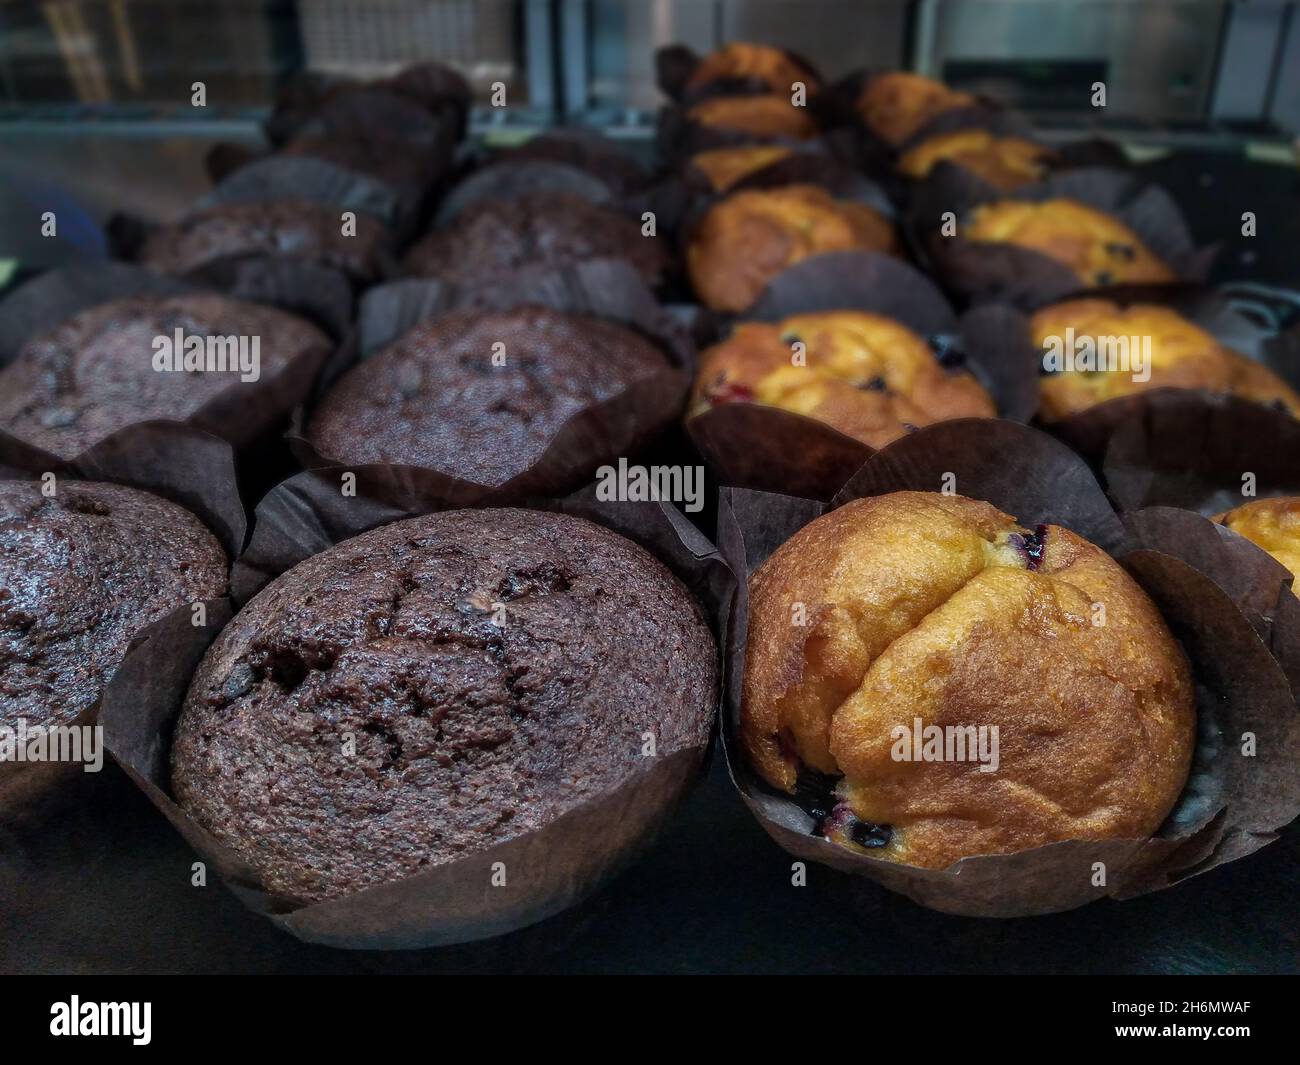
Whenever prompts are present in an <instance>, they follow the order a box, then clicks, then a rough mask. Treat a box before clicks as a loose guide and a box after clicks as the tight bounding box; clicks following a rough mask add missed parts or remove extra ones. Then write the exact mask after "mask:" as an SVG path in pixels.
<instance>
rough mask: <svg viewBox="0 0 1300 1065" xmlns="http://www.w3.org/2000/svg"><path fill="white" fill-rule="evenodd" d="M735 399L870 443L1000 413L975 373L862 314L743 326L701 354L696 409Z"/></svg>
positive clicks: (904, 331)
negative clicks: (957, 368)
mask: <svg viewBox="0 0 1300 1065" xmlns="http://www.w3.org/2000/svg"><path fill="white" fill-rule="evenodd" d="M797 343H802V344H803V350H802V356H803V358H802V361H801V362H796V361H795V355H794V352H795V351H796V349H795V348H794V345H795V344H797ZM737 402H740V403H744V402H749V403H761V404H764V405H766V406H769V407H780V408H781V409H782V410H788V411H793V412H794V413H796V414H803V415H805V416H807V417H809V418H815V419H817V420H818V421H820V422H825V423H826V424H827V425H829V426H831V427H832V428H834V429H838V430H839V431H840V432H841V433H844V434H846V435H848V436H851V437H853V438H854V439H856V440H861V441H862V442H863V443H864V444H869V445H870V446H871V447H874V448H881V447H884V446H885V445H886V444H888V443H889V442H890V441H891V440H896V439H898V438H899V437H900V436H903V435H904V434H905V433H907V432H909V431H910V429H912V428H919V427H921V426H923V425H930V424H932V423H934V422H939V421H944V420H946V419H949V418H994V417H997V408H996V407H995V406H994V403H993V400H992V399H991V398H990V397H989V394H988V393H987V392H985V391H984V389H983V388H982V387H981V386H980V384H979V382H978V381H976V380H975V378H973V377H971V376H970V375H969V374H967V373H955V374H954V373H949V372H948V371H947V370H945V369H944V367H943V366H942V365H940V363H939V360H938V359H937V358H936V357H935V355H934V352H933V351H931V349H930V347H929V345H928V344H926V342H925V341H924V340H923V339H922V338H921V337H920V336H918V335H917V334H916V333H914V332H913V331H912V330H911V329H909V328H907V326H905V325H903V324H902V323H901V322H896V321H895V320H894V319H892V318H886V317H885V316H883V315H879V314H867V313H865V312H862V311H830V312H827V313H823V314H803V315H796V316H795V317H793V318H787V319H786V320H785V321H783V322H780V323H771V322H742V323H740V324H738V325H737V326H736V327H735V329H734V330H733V331H732V334H731V336H729V337H728V338H727V339H726V340H724V341H723V342H722V343H720V344H715V345H714V346H713V347H711V348H709V349H708V350H706V351H705V352H704V353H703V354H702V355H701V356H700V367H699V373H698V376H697V377H696V380H695V388H694V390H693V392H692V395H691V407H690V413H691V414H692V415H695V414H702V413H704V412H705V411H707V410H711V409H713V408H714V407H716V406H719V405H721V404H724V403H737Z"/></svg>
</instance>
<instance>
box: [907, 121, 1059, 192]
mask: <svg viewBox="0 0 1300 1065" xmlns="http://www.w3.org/2000/svg"><path fill="white" fill-rule="evenodd" d="M1054 155H1055V153H1054V152H1053V151H1052V150H1051V149H1050V148H1047V147H1044V146H1043V145H1041V144H1035V143H1034V142H1033V141H1027V140H1024V139H1023V138H1021V137H998V136H995V135H994V134H992V133H990V132H989V131H988V130H986V129H959V130H954V131H953V132H952V133H940V134H938V135H937V136H934V137H927V138H926V139H925V140H923V141H922V142H921V143H920V144H918V145H917V146H916V147H915V148H912V149H911V150H909V151H907V152H904V153H903V155H902V157H901V158H900V159H899V160H898V171H899V173H901V174H905V175H906V176H907V177H910V178H916V179H920V178H924V177H927V176H929V173H930V171H931V170H933V169H934V168H935V166H937V165H938V164H939V163H940V162H945V161H946V162H950V163H953V164H954V165H956V166H959V167H961V168H962V169H963V170H969V171H970V172H971V173H972V174H974V175H975V176H976V177H979V178H982V179H983V180H984V181H987V182H988V183H989V184H990V185H993V186H995V187H997V188H999V189H1015V188H1019V187H1020V186H1022V185H1030V184H1033V183H1034V182H1035V181H1040V180H1042V178H1043V177H1044V176H1045V175H1046V174H1047V166H1048V163H1049V162H1050V161H1051V159H1052V158H1053V156H1054Z"/></svg>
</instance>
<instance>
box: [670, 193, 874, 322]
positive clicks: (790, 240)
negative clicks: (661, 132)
mask: <svg viewBox="0 0 1300 1065" xmlns="http://www.w3.org/2000/svg"><path fill="white" fill-rule="evenodd" d="M896 246H897V241H896V238H895V235H894V227H893V226H892V225H891V224H890V222H889V220H888V219H886V218H885V217H884V216H883V215H881V214H880V213H879V212H877V211H875V210H873V209H872V208H870V207H867V206H865V205H864V204H861V203H857V202H856V201H853V200H839V199H836V198H835V197H834V196H832V195H831V194H830V193H829V192H827V191H826V190H825V189H823V188H821V187H820V186H817V185H784V186H781V187H780V188H774V189H744V190H742V191H740V192H735V193H732V194H731V195H730V196H728V197H727V198H726V199H724V200H722V201H720V202H719V203H716V204H714V205H713V206H712V207H711V208H709V210H708V211H707V212H706V213H705V215H704V217H703V218H701V219H700V221H699V224H698V225H696V226H695V228H694V231H693V232H692V233H691V236H690V240H689V244H688V246H687V249H686V256H687V267H688V270H689V272H690V277H691V284H692V285H693V286H694V287H695V292H696V295H698V296H699V297H700V300H701V302H703V303H704V304H705V305H706V306H709V307H711V308H713V309H714V310H721V311H743V310H745V309H747V308H748V307H750V306H751V305H752V304H753V303H754V302H755V301H756V300H757V299H758V297H759V296H760V295H762V292H763V289H764V288H766V287H767V283H768V282H769V281H771V280H772V278H773V277H775V276H776V275H777V274H779V273H780V272H781V271H782V270H784V269H785V268H786V267H787V266H793V265H794V264H795V263H797V262H800V261H802V260H804V259H807V258H808V257H809V256H812V255H820V254H823V253H825V252H836V251H878V252H886V253H890V252H893V251H894V249H895V248H896Z"/></svg>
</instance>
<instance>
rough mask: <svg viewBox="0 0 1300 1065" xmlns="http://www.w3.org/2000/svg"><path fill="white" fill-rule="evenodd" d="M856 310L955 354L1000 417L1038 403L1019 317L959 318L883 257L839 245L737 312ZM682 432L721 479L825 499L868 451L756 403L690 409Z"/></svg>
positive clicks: (767, 316) (996, 313)
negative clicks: (890, 321) (836, 250)
mask: <svg viewBox="0 0 1300 1065" xmlns="http://www.w3.org/2000/svg"><path fill="white" fill-rule="evenodd" d="M846 309H853V310H863V311H871V312H875V313H878V314H885V315H888V316H889V317H891V318H894V319H897V320H898V321H900V322H902V323H903V324H904V325H906V326H908V327H909V328H911V329H913V330H914V331H916V332H917V333H919V334H921V336H923V337H926V338H927V339H929V340H930V341H931V343H932V344H936V345H938V346H941V347H942V349H943V350H944V351H946V352H947V353H948V355H949V357H953V356H956V355H958V354H960V356H961V362H960V367H961V368H962V369H966V370H969V371H970V373H971V374H972V375H973V376H975V377H976V379H977V380H979V381H980V383H981V384H983V385H984V387H985V388H986V389H987V390H988V392H989V393H990V395H992V396H993V399H994V401H995V403H996V404H997V408H998V412H999V413H1000V414H1001V415H1002V417H1004V418H1010V419H1012V420H1014V421H1027V420H1028V419H1029V418H1030V417H1031V416H1032V415H1033V413H1034V411H1035V409H1036V408H1037V404H1038V379H1037V365H1038V360H1037V353H1036V352H1035V351H1034V350H1033V348H1032V346H1030V345H1029V344H1028V342H1027V337H1026V335H1025V333H1024V331H1023V319H1021V318H1020V316H1018V315H1016V314H1015V313H1014V312H1010V311H1008V309H1007V308H1003V307H983V308H976V309H975V310H972V311H968V312H967V313H966V314H965V315H963V316H961V317H960V318H958V317H957V315H955V314H954V313H953V310H952V308H951V307H950V306H949V305H948V303H947V301H946V300H945V299H944V297H943V295H942V294H941V293H940V292H939V290H938V289H937V288H935V287H934V285H933V284H932V283H931V282H930V281H929V280H928V279H927V278H926V277H924V276H923V275H921V274H919V273H917V272H916V271H915V270H914V269H912V268H911V267H910V266H908V265H906V264H905V263H902V262H900V261H899V260H897V259H893V258H891V257H889V256H886V255H876V254H873V253H870V252H840V253H836V254H832V255H818V256H814V257H812V258H810V259H806V260H804V261H803V262H802V263H797V264H796V265H794V266H792V267H790V268H789V269H787V270H785V271H783V272H782V273H781V274H779V275H778V276H777V277H776V278H775V279H774V280H773V281H772V283H771V284H770V285H769V286H768V288H767V290H766V291H765V292H764V294H763V296H762V297H761V298H760V299H759V301H758V303H756V304H755V306H754V307H753V308H752V309H751V310H750V311H749V312H748V313H747V314H746V315H745V316H744V317H745V318H746V319H752V320H756V321H768V322H775V321H780V320H781V319H783V318H787V317H790V316H792V315H796V314H807V313H811V312H818V311H834V310H846ZM686 428H687V432H688V433H689V434H690V436H691V439H692V440H693V441H694V443H695V445H696V447H697V448H699V450H700V452H701V453H702V454H703V455H704V456H705V458H706V459H707V460H708V462H709V465H710V467H711V468H712V469H714V470H715V471H716V474H717V476H718V479H719V481H720V482H721V483H723V484H729V485H735V486H738V487H744V488H754V489H759V490H762V491H768V492H784V493H787V494H789V495H796V496H803V497H807V498H812V499H821V500H828V499H830V498H831V496H832V495H834V494H835V492H836V491H838V490H839V488H840V487H841V486H842V485H843V484H844V482H845V481H846V480H848V478H849V476H850V475H851V474H852V473H853V472H854V471H855V470H857V469H858V467H859V466H861V465H862V464H863V463H864V462H865V461H866V460H867V459H868V458H870V457H871V455H873V454H874V453H875V450H874V449H873V448H872V447H870V446H869V445H868V444H865V443H863V442H862V441H860V440H856V439H854V438H853V437H850V436H847V435H846V434H844V433H841V432H840V431H839V430H837V429H834V428H832V427H831V426H829V425H827V424H825V423H824V422H820V421H817V420H816V419H814V418H809V417H805V416H804V415H802V414H795V413H793V412H792V411H785V410H781V409H779V408H777V407H767V406H763V405H761V404H757V403H725V404H722V405H720V406H717V407H713V408H712V409H710V410H707V411H705V412H703V413H701V414H696V415H693V416H689V417H688V418H687V421H686Z"/></svg>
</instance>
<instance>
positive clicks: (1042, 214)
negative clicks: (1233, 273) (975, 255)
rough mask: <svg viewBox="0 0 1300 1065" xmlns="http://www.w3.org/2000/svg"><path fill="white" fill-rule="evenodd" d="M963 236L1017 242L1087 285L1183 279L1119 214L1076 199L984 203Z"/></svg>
mask: <svg viewBox="0 0 1300 1065" xmlns="http://www.w3.org/2000/svg"><path fill="white" fill-rule="evenodd" d="M961 234H962V236H964V237H966V238H967V239H968V240H982V241H989V242H992V243H996V244H1015V245H1017V246H1019V247H1021V248H1028V249H1029V250H1030V251H1036V252H1038V253H1039V254H1041V255H1046V256H1047V257H1048V258H1049V259H1055V260H1056V261H1057V262H1058V263H1060V264H1061V265H1062V266H1066V267H1069V268H1070V269H1071V270H1072V271H1074V273H1075V275H1076V276H1077V277H1078V279H1079V281H1080V283H1081V284H1083V285H1087V286H1094V285H1095V286H1102V285H1120V284H1142V283H1156V282H1166V281H1177V280H1178V276H1177V275H1176V274H1175V273H1174V272H1173V270H1171V269H1170V268H1169V266H1168V265H1166V264H1165V263H1164V262H1162V261H1161V260H1160V259H1159V258H1158V257H1157V256H1156V255H1155V254H1154V253H1153V252H1152V251H1151V250H1150V249H1149V248H1147V246H1146V245H1145V244H1143V243H1142V241H1141V240H1140V239H1139V238H1138V235H1137V234H1136V233H1134V232H1133V231H1132V230H1131V229H1129V228H1128V226H1126V225H1125V224H1124V223H1123V222H1121V221H1120V220H1119V219H1118V218H1114V217H1112V216H1111V215H1108V214H1106V213H1105V212H1104V211H1098V210H1097V209H1096V208H1093V207H1089V206H1087V205H1086V204H1082V203H1079V202H1078V201H1077V200H1067V199H1054V200H1043V201H1041V202H1038V203H1034V202H1032V201H1029V200H999V201H997V202H996V203H988V204H983V205H981V206H979V207H976V208H975V210H974V211H973V212H972V213H971V217H970V220H969V221H968V222H967V223H966V224H965V225H963V226H962V227H961Z"/></svg>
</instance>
